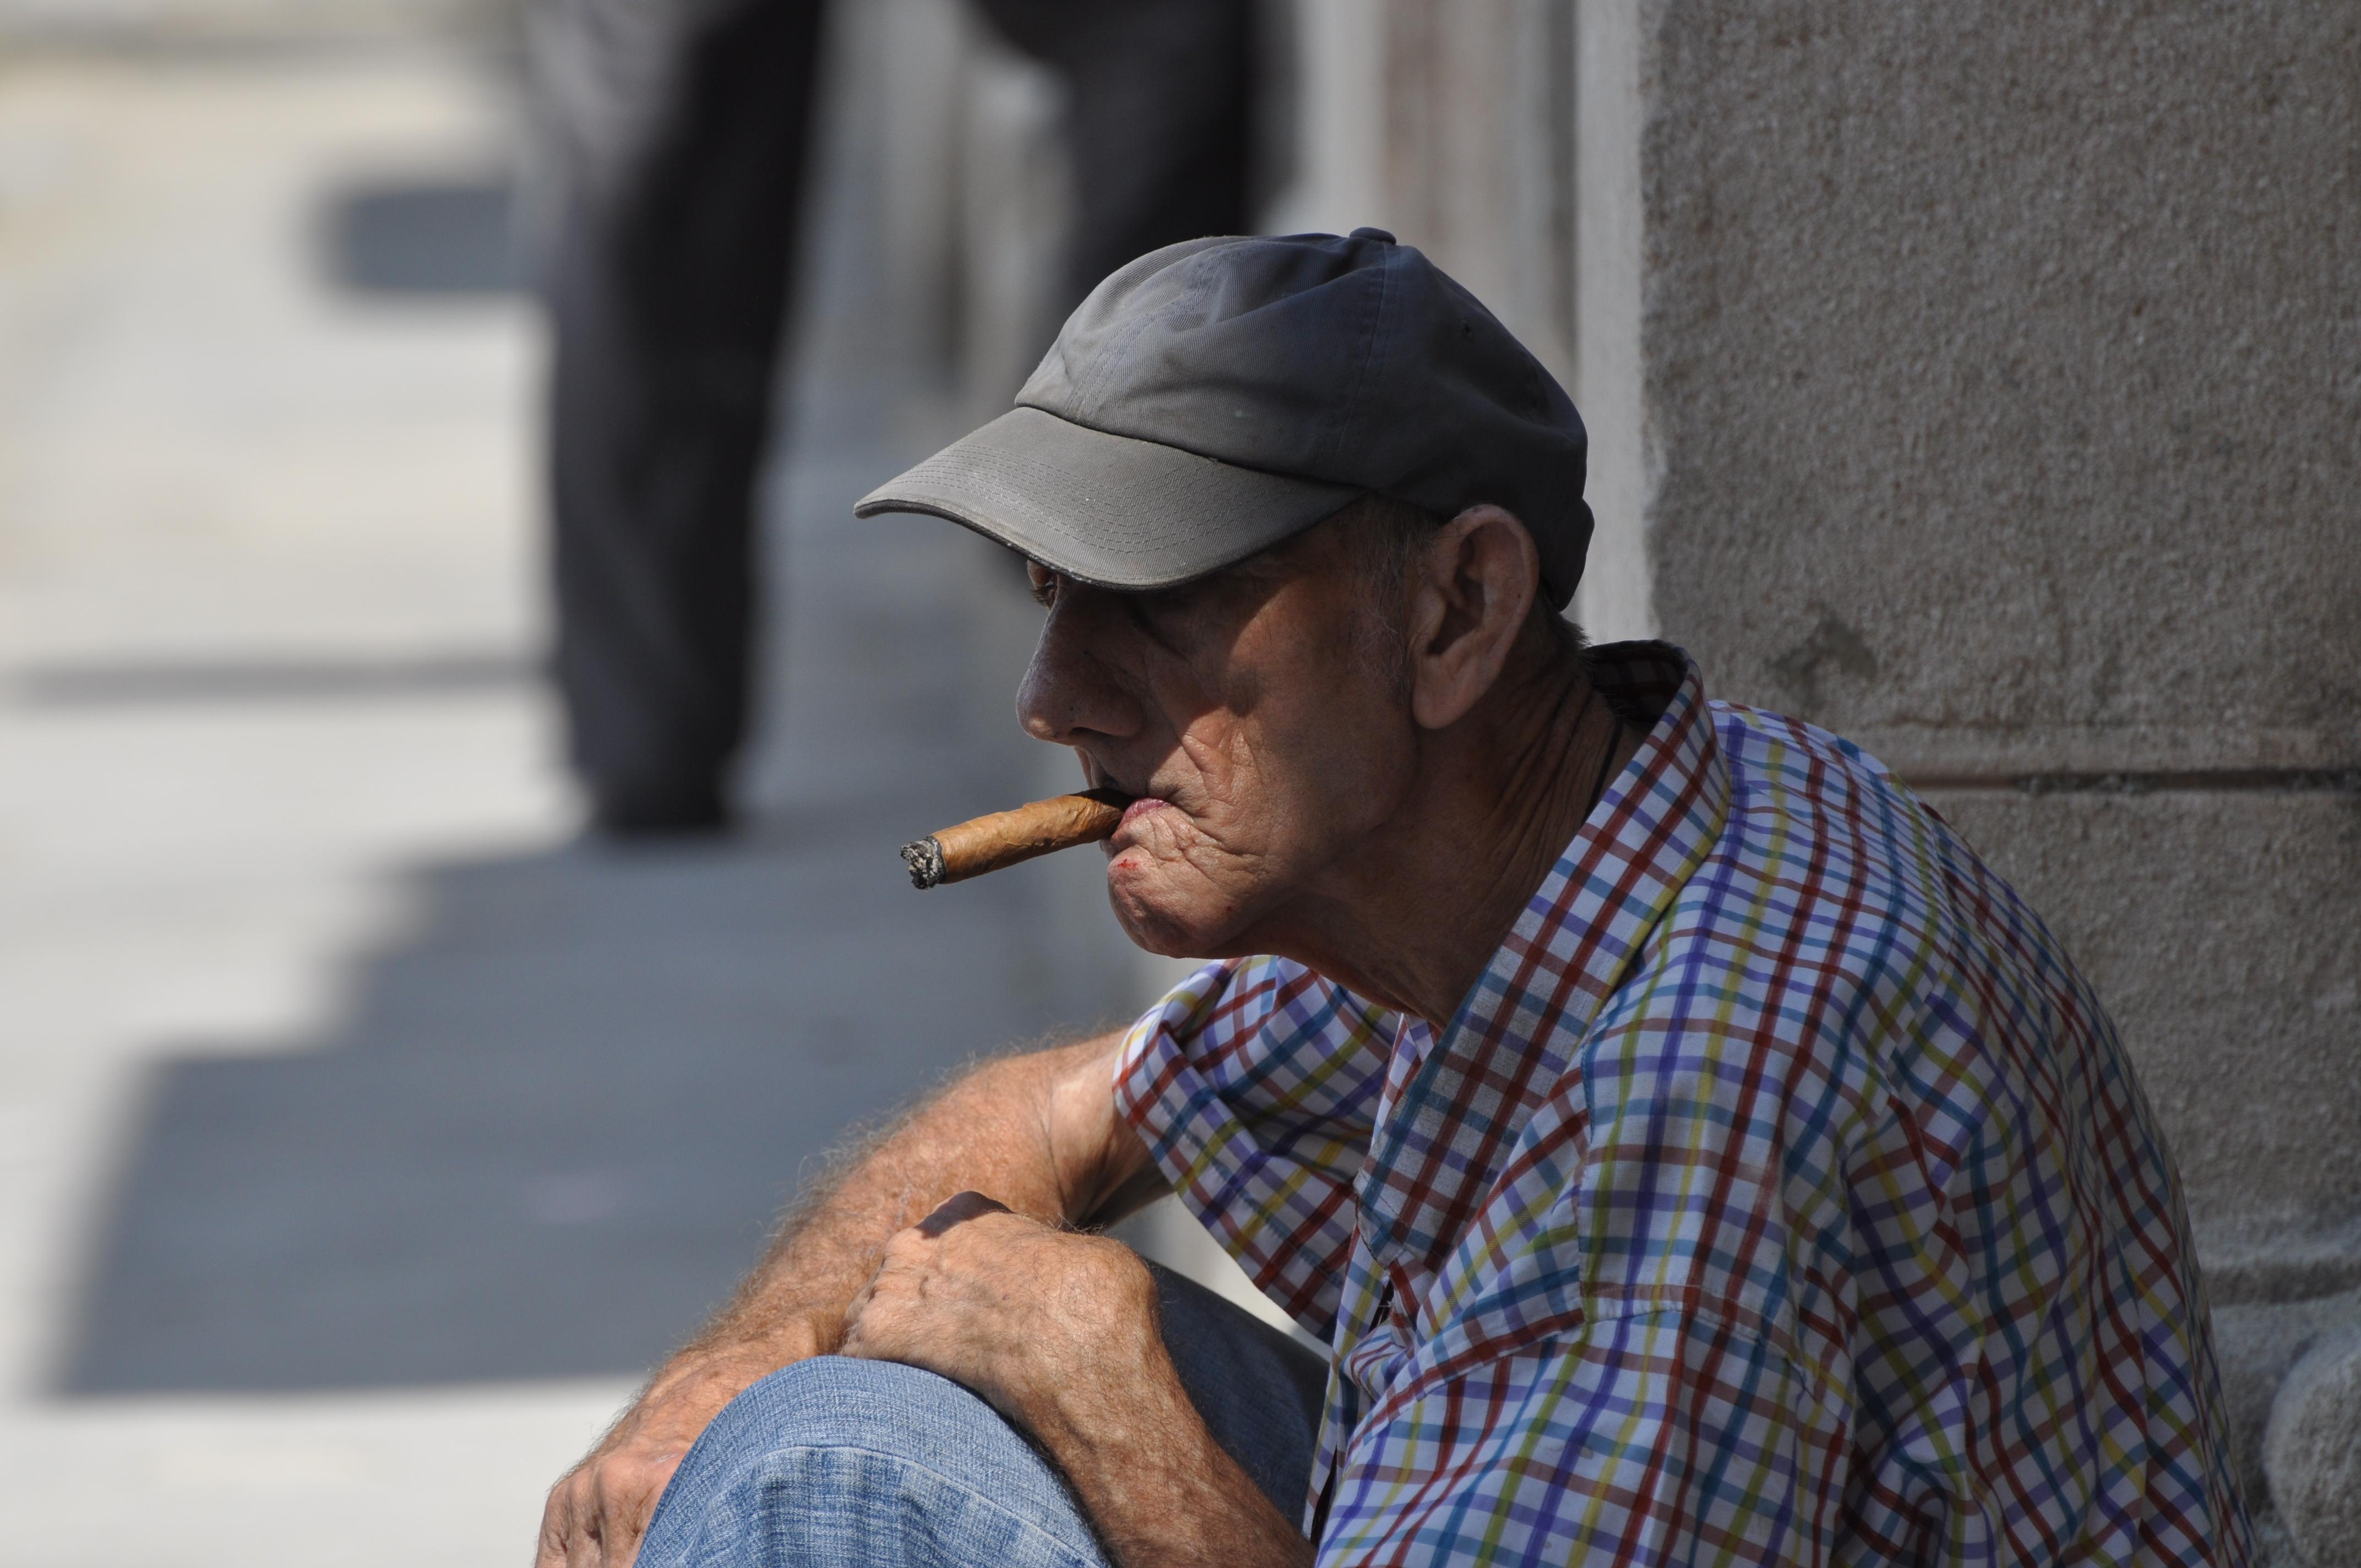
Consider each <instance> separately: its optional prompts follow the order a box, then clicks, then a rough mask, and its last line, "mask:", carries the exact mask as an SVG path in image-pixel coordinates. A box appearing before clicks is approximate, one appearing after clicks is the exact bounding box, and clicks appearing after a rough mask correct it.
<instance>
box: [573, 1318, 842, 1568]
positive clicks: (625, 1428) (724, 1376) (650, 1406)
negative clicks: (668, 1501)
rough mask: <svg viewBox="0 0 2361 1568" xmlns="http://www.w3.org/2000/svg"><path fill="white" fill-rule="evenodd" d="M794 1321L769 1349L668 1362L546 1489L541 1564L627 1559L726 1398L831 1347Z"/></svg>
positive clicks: (608, 1566)
mask: <svg viewBox="0 0 2361 1568" xmlns="http://www.w3.org/2000/svg"><path fill="white" fill-rule="evenodd" d="M827 1337H828V1336H827V1335H825V1334H824V1333H823V1332H822V1331H821V1330H819V1329H818V1328H815V1327H813V1326H812V1325H810V1324H808V1323H801V1322H799V1323H792V1324H789V1325H788V1326H787V1327H786V1329H785V1332H783V1333H782V1335H781V1337H780V1338H779V1339H778V1340H776V1341H774V1343H773V1344H772V1346H771V1347H770V1349H769V1351H768V1353H767V1354H757V1355H750V1354H718V1353H717V1354H712V1355H709V1356H706V1357H700V1358H697V1359H693V1360H689V1361H686V1362H685V1363H676V1364H675V1365H672V1366H670V1367H667V1368H666V1369H665V1371H664V1376H661V1377H660V1378H658V1379H657V1380H656V1382H655V1383H654V1384H653V1386H651V1387H649V1389H648V1391H647V1392H646V1393H645V1394H643V1395H642V1396H641V1397H640V1399H639V1401H638V1402H637V1403H636V1404H634V1405H633V1406H632V1407H631V1409H629V1410H627V1411H625V1412H624V1414H623V1418H622V1420H619V1421H617V1422H616V1423H615V1426H614V1429H613V1430H612V1431H609V1432H608V1433H607V1435H606V1437H605V1438H603V1439H601V1440H600V1442H599V1443H598V1447H596V1448H594V1449H592V1450H591V1451H590V1453H589V1455H588V1457H587V1458H585V1459H584V1460H583V1461H582V1463H581V1464H577V1465H576V1466H575V1467H574V1468H573V1469H571V1470H569V1471H567V1472H566V1474H565V1475H562V1476H560V1477H559V1478H558V1482H557V1485H556V1486H552V1487H551V1488H550V1489H549V1500H548V1502H547V1503H545V1504H544V1506H543V1508H542V1514H541V1546H540V1550H539V1551H538V1552H536V1553H535V1554H534V1557H533V1565H534V1568H630V1564H631V1561H632V1560H633V1559H634V1558H636V1557H638V1556H639V1554H640V1541H641V1539H642V1537H643V1536H645V1535H646V1534H647V1532H648V1521H649V1520H650V1519H653V1518H654V1517H655V1511H656V1503H657V1500H658V1499H660V1498H661V1497H663V1496H664V1486H666V1485H667V1484H668V1483H669V1482H670V1481H671V1480H672V1473H673V1472H674V1471H675V1470H677V1469H679V1468H680V1462H681V1461H682V1460H683V1459H684V1458H686V1457H687V1454H688V1451H689V1450H690V1449H691V1448H692V1447H694V1446H696V1443H697V1434H698V1433H700V1432H702V1431H705V1429H706V1427H707V1426H708V1424H709V1423H710V1422H711V1421H712V1420H713V1418H714V1417H716V1416H718V1415H719V1414H720V1413H721V1409H722V1407H723V1406H725V1405H727V1404H728V1403H730V1400H732V1399H734V1398H737V1397H738V1395H739V1394H740V1393H741V1391H743V1390H744V1389H745V1388H746V1387H749V1386H750V1385H752V1384H753V1383H755V1382H757V1381H759V1380H760V1379H761V1378H763V1377H764V1376H768V1375H769V1374H771V1373H773V1372H775V1371H777V1370H778V1369H779V1368H780V1367H782V1366H785V1365H788V1364H789V1363H791V1362H796V1361H801V1360H803V1359H804V1358H805V1357H807V1356H812V1355H819V1354H825V1353H826V1351H827V1350H828V1349H829V1348H830V1347H829V1345H827V1344H826V1343H823V1342H824V1340H825V1339H826V1338H827Z"/></svg>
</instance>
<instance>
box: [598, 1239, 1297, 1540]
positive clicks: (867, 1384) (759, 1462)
mask: <svg viewBox="0 0 2361 1568" xmlns="http://www.w3.org/2000/svg"><path fill="white" fill-rule="evenodd" d="M1150 1267H1151V1268H1154V1267H1155V1266H1154V1265H1150ZM1156 1276H1157V1294H1158V1298H1159V1304H1160V1306H1161V1309H1162V1313H1163V1324H1164V1343H1165V1347H1166V1349H1167V1350H1169V1351H1170V1353H1171V1355H1172V1362H1173V1365H1174V1366H1175V1367H1177V1368H1178V1369H1179V1371H1180V1381H1181V1385H1182V1387H1185V1388H1187V1390H1188V1391H1189V1398H1190V1399H1191V1402H1192V1403H1194V1404H1195V1405H1196V1407H1197V1412H1198V1414H1199V1415H1201V1416H1202V1417H1203V1418H1204V1419H1205V1424H1206V1425H1207V1426H1208V1427H1209V1428H1211V1429H1212V1431H1213V1437H1214V1440H1215V1441H1216V1442H1219V1443H1220V1444H1221V1445H1222V1447H1223V1449H1224V1452H1226V1453H1228V1454H1229V1455H1230V1457H1232V1458H1233V1459H1235V1460H1236V1461H1237V1462H1238V1464H1239V1465H1240V1466H1241V1467H1242V1468H1244V1469H1245V1471H1246V1474H1247V1475H1250V1476H1252V1477H1253V1478H1254V1480H1255V1484H1256V1485H1257V1486H1260V1487H1261V1488H1262V1490H1263V1493H1264V1495H1265V1496H1267V1497H1269V1498H1270V1499H1271V1501H1272V1502H1273V1503H1275V1504H1277V1505H1278V1507H1279V1511H1280V1512H1281V1513H1283V1514H1285V1515H1286V1516H1287V1517H1288V1518H1289V1519H1296V1518H1299V1517H1300V1516H1301V1513H1302V1509H1303V1500H1304V1498H1303V1494H1304V1488H1305V1486H1307V1484H1308V1483H1309V1481H1310V1477H1311V1474H1312V1441H1313V1439H1314V1438H1315V1437H1316V1436H1317V1435H1318V1431H1319V1422H1320V1408H1321V1400H1322V1396H1323V1390H1324V1387H1325V1384H1326V1381H1327V1371H1326V1367H1325V1365H1323V1362H1322V1360H1321V1358H1320V1357H1319V1356H1316V1355H1314V1354H1312V1353H1310V1352H1309V1351H1306V1350H1304V1349H1303V1348H1302V1347H1301V1346H1300V1345H1298V1344H1296V1343H1294V1342H1293V1341H1291V1340H1290V1339H1289V1338H1288V1337H1287V1336H1286V1335H1285V1334H1282V1333H1279V1332H1277V1331H1276V1330H1274V1329H1272V1328H1270V1327H1268V1325H1267V1324H1264V1323H1262V1322H1260V1321H1257V1320H1256V1319H1255V1318H1253V1317H1251V1316H1249V1315H1248V1314H1246V1313H1245V1312H1243V1311H1240V1310H1238V1309H1237V1308H1235V1307H1233V1306H1231V1305H1230V1304H1229V1303H1228V1302H1226V1301H1224V1300H1223V1299H1221V1298H1219V1297H1218V1296H1215V1295H1213V1293H1212V1292H1211V1291H1209V1290H1206V1289H1204V1288H1202V1287H1200V1286H1197V1285H1193V1284H1191V1283H1190V1282H1189V1281H1188V1280H1185V1279H1182V1278H1180V1277H1179V1276H1177V1275H1174V1274H1171V1273H1169V1272H1167V1271H1165V1270H1163V1269H1160V1268H1157V1269H1156ZM1106 1561H1107V1559H1106V1554H1105V1552H1104V1551H1103V1550H1101V1548H1100V1546H1099V1544H1098V1541H1097V1540H1096V1538H1095V1537H1094V1536H1093V1532H1092V1530H1091V1525H1090V1521H1089V1519H1087V1518H1086V1517H1084V1515H1083V1513H1082V1509H1081V1508H1079V1507H1078V1506H1076V1504H1075V1502H1074V1498H1073V1495H1072V1494H1071V1491H1070V1490H1069V1489H1068V1488H1067V1486H1066V1482H1065V1478H1064V1476H1062V1475H1060V1474H1059V1472H1058V1469H1057V1466H1056V1465H1054V1464H1051V1463H1050V1462H1049V1459H1047V1458H1046V1457H1044V1456H1043V1454H1042V1453H1040V1452H1039V1451H1038V1449H1036V1448H1035V1447H1034V1446H1033V1445H1032V1443H1031V1442H1028V1441H1027V1439H1026V1438H1025V1436H1024V1435H1023V1434H1022V1433H1020V1432H1019V1431H1016V1428H1014V1427H1012V1426H1010V1425H1009V1424H1008V1423H1007V1422H1006V1421H1005V1420H1001V1418H1000V1416H999V1414H998V1413H997V1412H995V1411H994V1409H993V1408H992V1407H991V1406H989V1405H987V1404H985V1403H984V1402H983V1400H982V1399H980V1398H977V1397H976V1396H975V1395H973V1394H971V1393H969V1392H968V1391H967V1390H966V1389H965V1388H963V1387H960V1385H958V1384H956V1383H953V1382H950V1380H948V1379H946V1378H942V1377H938V1376H935V1375H934V1374H933V1373H931V1372H921V1371H919V1370H918V1369H917V1368H916V1367H912V1366H903V1365H897V1364H895V1363H893V1362H884V1361H854V1360H851V1359H849V1358H847V1357H843V1356H834V1355H830V1356H821V1357H819V1358H818V1359H816V1360H812V1361H802V1362H797V1363H796V1365H792V1366H788V1367H785V1368H783V1369H782V1370H780V1371H777V1372H774V1373H773V1374H772V1375H771V1376H768V1377H765V1378H763V1380H762V1381H761V1382H759V1383H757V1384H755V1385H754V1386H753V1387H751V1388H748V1389H747V1390H746V1391H745V1392H744V1393H742V1394H741V1395H739V1396H738V1398H736V1399H734V1400H732V1401H731V1402H730V1406H729V1408H728V1409H725V1410H723V1411H722V1412H721V1414H720V1415H719V1416H718V1417H716V1418H715V1419H714V1421H713V1424H712V1425H711V1426H709V1427H708V1428H707V1429H706V1430H705V1435H704V1436H702V1437H700V1438H698V1439H697V1446H696V1447H694V1448H692V1449H691V1450H689V1453H688V1457H687V1458H686V1459H685V1460H683V1461H682V1462H681V1466H680V1469H679V1470H678V1471H677V1472H676V1473H675V1475H674V1476H673V1479H672V1485H671V1486H668V1487H666V1488H665V1489H664V1500H663V1502H662V1503H661V1504H660V1505H659V1506H658V1507H657V1508H656V1517H655V1519H654V1522H653V1524H651V1525H650V1527H649V1530H648V1537H647V1541H645V1543H644V1544H643V1545H642V1547H641V1549H640V1563H641V1568H721V1565H722V1564H729V1565H730V1568H741V1565H742V1568H754V1565H758V1564H759V1565H761V1568H772V1565H774V1564H775V1565H777V1568H788V1565H789V1564H793V1565H796V1568H856V1565H858V1568H869V1565H872V1564H874V1565H878V1568H884V1565H886V1564H893V1565H896V1568H899V1565H901V1564H946V1565H949V1564H960V1565H968V1564H973V1565H975V1568H1105V1564H1106Z"/></svg>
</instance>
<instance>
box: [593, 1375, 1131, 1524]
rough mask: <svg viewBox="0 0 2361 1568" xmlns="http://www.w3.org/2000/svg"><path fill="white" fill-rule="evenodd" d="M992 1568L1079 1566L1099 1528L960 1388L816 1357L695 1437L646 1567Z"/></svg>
mask: <svg viewBox="0 0 2361 1568" xmlns="http://www.w3.org/2000/svg"><path fill="white" fill-rule="evenodd" d="M914 1557H915V1558H917V1559H919V1560H927V1561H936V1562H944V1563H971V1562H972V1563H995V1564H1010V1563H1015V1564H1023V1565H1028V1568H1029V1565H1033V1564H1038V1565H1041V1568H1051V1565H1055V1568H1082V1565H1086V1564H1088V1565H1096V1564H1099V1563H1101V1561H1102V1560H1101V1558H1100V1555H1099V1552H1098V1550H1097V1547H1096V1545H1095V1544H1094V1543H1093V1540H1092V1537H1091V1533H1090V1529H1089V1527H1088V1525H1087V1524H1086V1523H1084V1522H1083V1519H1082V1515H1081V1513H1080V1512H1079V1510H1077V1509H1076V1508H1075V1507H1074V1505H1073V1502H1072V1500H1071V1497H1070V1496H1069V1495H1068V1494H1067V1492H1066V1490H1065V1487H1064V1485H1063V1483H1062V1482H1061V1481H1060V1479H1059V1478H1058V1476H1057V1475H1056V1474H1055V1472H1053V1471H1052V1470H1051V1469H1050V1468H1049V1465H1048V1464H1045V1463H1044V1462H1043V1461H1042V1459H1041V1458H1040V1456H1039V1455H1038V1453H1035V1452H1034V1450H1033V1448H1032V1447H1031V1445H1029V1444H1028V1443H1027V1442H1026V1441H1025V1440H1024V1439H1023V1438H1022V1437H1021V1436H1019V1435H1018V1434H1017V1433H1016V1431H1015V1430H1014V1429H1013V1428H1011V1427H1010V1426H1009V1425H1008V1424H1007V1423H1006V1422H1005V1421H1004V1420H1001V1419H1000V1417H999V1416H998V1415H997V1414H996V1413H994V1410H993V1409H992V1408H991V1407H990V1406H989V1405H987V1404H985V1403H984V1402H983V1400H982V1399H980V1398H976V1396H975V1395H973V1394H972V1393H970V1392H969V1391H968V1390H967V1389H965V1388H962V1387H960V1386H959V1385H958V1384H956V1383H952V1382H950V1381H949V1380H948V1379H945V1378H942V1377H939V1376H935V1375H934V1374H933V1373H930V1372H921V1371H919V1370H918V1369H917V1368H916V1367H910V1366H903V1365H897V1364H895V1363H893V1362H882V1361H857V1360H853V1359H851V1358H849V1357H844V1356H821V1357H818V1358H816V1359H814V1360H810V1361H802V1362H797V1363H796V1364H795V1365H792V1366H787V1367H785V1368H782V1369H781V1370H779V1371H777V1372H774V1373H773V1374H771V1376H768V1377H765V1378H763V1380H762V1381H761V1382H759V1383H756V1384H754V1385H753V1386H752V1387H750V1388H748V1389H747V1390H746V1391H745V1392H744V1393H742V1394H741V1395H739V1396H738V1398H735V1399H733V1400H732V1401H730V1405H729V1407H728V1408H727V1409H724V1410H723V1411H722V1412H721V1414H720V1415H719V1416H717V1417H715V1418H714V1420H713V1424H712V1425H711V1426H709V1427H708V1428H707V1429H706V1431H705V1434H704V1435H703V1436H702V1437H700V1438H699V1439H698V1440H697V1446H696V1447H695V1448H694V1449H693V1450H691V1451H690V1453H689V1455H688V1457H687V1458H686V1459H685V1460H684V1461H683V1462H682V1464H681V1467H680V1470H679V1472H678V1473H677V1474H676V1475H675V1476H674V1478H673V1483H672V1486H670V1487H669V1488H668V1489H667V1490H666V1491H665V1493H664V1503H663V1506H662V1507H661V1508H659V1509H658V1510H657V1513H656V1519H655V1521H654V1524H653V1527H652V1528H651V1529H650V1530H649V1532H648V1538H647V1542H646V1544H645V1546H644V1547H643V1548H642V1552H641V1558H640V1561H641V1563H642V1564H643V1568H675V1565H679V1568H688V1565H690V1564H697V1565H704V1564H719V1563H764V1564H768V1563H814V1564H824V1565H839V1564H841V1565H844V1568H851V1565H853V1564H867V1563H898V1562H906V1561H909V1560H912V1559H913V1558H914Z"/></svg>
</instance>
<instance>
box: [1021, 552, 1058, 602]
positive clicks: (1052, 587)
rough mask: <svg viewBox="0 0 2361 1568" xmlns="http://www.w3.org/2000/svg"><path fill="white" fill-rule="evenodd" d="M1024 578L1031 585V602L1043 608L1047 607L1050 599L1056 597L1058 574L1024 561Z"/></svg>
mask: <svg viewBox="0 0 2361 1568" xmlns="http://www.w3.org/2000/svg"><path fill="white" fill-rule="evenodd" d="M1025 580H1026V581H1027V583H1029V584H1031V585H1032V588H1033V602H1034V603H1035V604H1038V605H1039V606H1040V607H1041V608H1042V609H1049V604H1050V601H1051V600H1053V599H1055V598H1057V597H1058V574H1057V573H1055V572H1051V571H1048V570H1045V569H1044V568H1042V567H1039V566H1037V565H1034V564H1033V563H1032V562H1030V561H1027V562H1026V563H1025Z"/></svg>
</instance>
